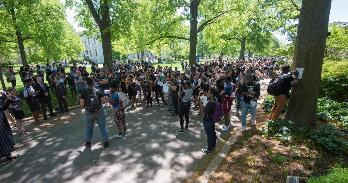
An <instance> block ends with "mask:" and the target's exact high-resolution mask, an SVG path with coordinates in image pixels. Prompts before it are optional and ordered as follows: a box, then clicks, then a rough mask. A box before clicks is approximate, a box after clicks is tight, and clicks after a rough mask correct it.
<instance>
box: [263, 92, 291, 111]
mask: <svg viewBox="0 0 348 183" xmlns="http://www.w3.org/2000/svg"><path fill="white" fill-rule="evenodd" d="M273 105H274V96H272V95H267V96H266V97H265V100H264V101H263V103H262V109H263V110H264V111H265V112H266V113H270V112H271V111H272V108H273ZM287 107H288V106H287V105H285V107H284V109H283V111H282V113H285V112H286V109H287Z"/></svg>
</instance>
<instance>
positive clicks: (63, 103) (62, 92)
mask: <svg viewBox="0 0 348 183" xmlns="http://www.w3.org/2000/svg"><path fill="white" fill-rule="evenodd" d="M56 88H57V101H58V105H59V111H60V112H63V111H66V112H67V111H69V108H68V103H67V88H66V85H65V83H59V84H58V85H57V87H56Z"/></svg>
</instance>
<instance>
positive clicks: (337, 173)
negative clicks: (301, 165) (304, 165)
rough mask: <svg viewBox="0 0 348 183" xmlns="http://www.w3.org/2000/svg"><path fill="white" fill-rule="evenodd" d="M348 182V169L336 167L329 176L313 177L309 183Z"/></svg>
mask: <svg viewBox="0 0 348 183" xmlns="http://www.w3.org/2000/svg"><path fill="white" fill-rule="evenodd" d="M343 182H348V168H341V167H334V168H333V169H332V170H331V171H330V172H329V174H327V175H324V176H320V177H312V178H310V179H309V180H308V183H343Z"/></svg>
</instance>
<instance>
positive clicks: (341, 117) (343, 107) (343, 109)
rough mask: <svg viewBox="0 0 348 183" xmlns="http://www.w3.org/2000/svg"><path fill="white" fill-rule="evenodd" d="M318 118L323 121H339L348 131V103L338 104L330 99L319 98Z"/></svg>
mask: <svg viewBox="0 0 348 183" xmlns="http://www.w3.org/2000/svg"><path fill="white" fill-rule="evenodd" d="M317 118H318V119H321V120H335V121H338V122H339V123H340V124H342V126H343V127H344V128H347V129H348V102H336V101H334V100H330V99H328V98H325V97H324V98H319V99H318V105H317Z"/></svg>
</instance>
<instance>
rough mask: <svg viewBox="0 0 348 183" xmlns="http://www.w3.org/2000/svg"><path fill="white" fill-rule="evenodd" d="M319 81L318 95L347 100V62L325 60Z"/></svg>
mask: <svg viewBox="0 0 348 183" xmlns="http://www.w3.org/2000/svg"><path fill="white" fill-rule="evenodd" d="M321 75H322V78H321V82H320V86H321V87H320V96H321V97H328V98H330V99H333V100H336V101H348V92H347V91H348V62H346V61H341V62H339V61H337V62H333V61H326V62H325V63H324V65H323V71H322V74H321Z"/></svg>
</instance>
